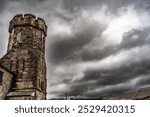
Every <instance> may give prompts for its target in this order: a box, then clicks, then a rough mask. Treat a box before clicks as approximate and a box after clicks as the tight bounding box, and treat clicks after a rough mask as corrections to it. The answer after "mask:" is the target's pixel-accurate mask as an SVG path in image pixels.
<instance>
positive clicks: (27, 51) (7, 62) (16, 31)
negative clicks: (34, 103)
mask: <svg viewBox="0 0 150 117" xmlns="http://www.w3.org/2000/svg"><path fill="white" fill-rule="evenodd" d="M9 33H10V35H9V43H8V47H7V53H6V55H4V56H3V57H2V58H1V59H0V64H1V65H3V66H4V67H6V68H7V69H8V70H10V71H12V72H13V73H15V74H16V75H15V78H14V80H15V82H14V84H13V86H12V88H11V91H16V92H19V91H30V90H31V89H34V91H35V94H36V93H37V94H36V97H34V98H31V99H46V63H45V37H46V35H47V26H46V24H45V21H44V20H43V19H42V18H36V17H35V16H34V15H32V14H25V15H16V16H15V17H14V18H13V19H12V20H11V22H10V26H9ZM36 90H37V91H36ZM14 94H15V93H14ZM7 99H27V97H24V98H23V97H21V96H20V97H17V96H14V97H7Z"/></svg>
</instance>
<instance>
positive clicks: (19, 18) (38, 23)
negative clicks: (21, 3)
mask: <svg viewBox="0 0 150 117" xmlns="http://www.w3.org/2000/svg"><path fill="white" fill-rule="evenodd" d="M20 26H31V27H34V28H36V29H39V30H41V31H42V32H43V33H44V35H45V36H47V25H46V23H45V21H44V19H42V18H40V17H37V18H36V16H35V15H32V14H24V15H23V14H18V15H16V16H14V18H13V19H12V20H11V21H10V23H9V33H10V32H11V31H12V30H13V28H15V27H20Z"/></svg>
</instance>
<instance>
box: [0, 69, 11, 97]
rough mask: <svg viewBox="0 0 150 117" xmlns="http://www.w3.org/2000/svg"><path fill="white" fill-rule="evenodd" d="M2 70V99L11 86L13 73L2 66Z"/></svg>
mask: <svg viewBox="0 0 150 117" xmlns="http://www.w3.org/2000/svg"><path fill="white" fill-rule="evenodd" d="M0 71H1V72H3V75H2V84H0V100H3V99H5V97H6V95H7V93H8V92H9V90H10V88H11V83H12V79H13V74H12V73H10V72H9V71H7V70H6V69H4V68H3V67H1V66H0Z"/></svg>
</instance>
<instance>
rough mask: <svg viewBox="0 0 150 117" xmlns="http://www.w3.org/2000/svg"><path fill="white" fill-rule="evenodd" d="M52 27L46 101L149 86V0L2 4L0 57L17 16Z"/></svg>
mask: <svg viewBox="0 0 150 117" xmlns="http://www.w3.org/2000/svg"><path fill="white" fill-rule="evenodd" d="M20 13H23V14H25V13H32V14H34V15H36V16H39V17H42V18H44V19H45V21H46V23H47V26H48V36H47V38H46V61H47V79H48V85H47V86H48V88H47V91H48V98H54V97H63V96H65V93H68V95H69V96H71V97H98V96H101V95H106V94H114V93H121V92H128V91H132V90H136V89H139V88H142V87H148V86H150V33H149V32H150V1H149V0H0V57H2V56H3V55H4V54H5V53H6V47H7V43H8V35H9V33H8V25H9V21H10V20H11V19H12V18H13V16H14V15H16V14H20Z"/></svg>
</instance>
